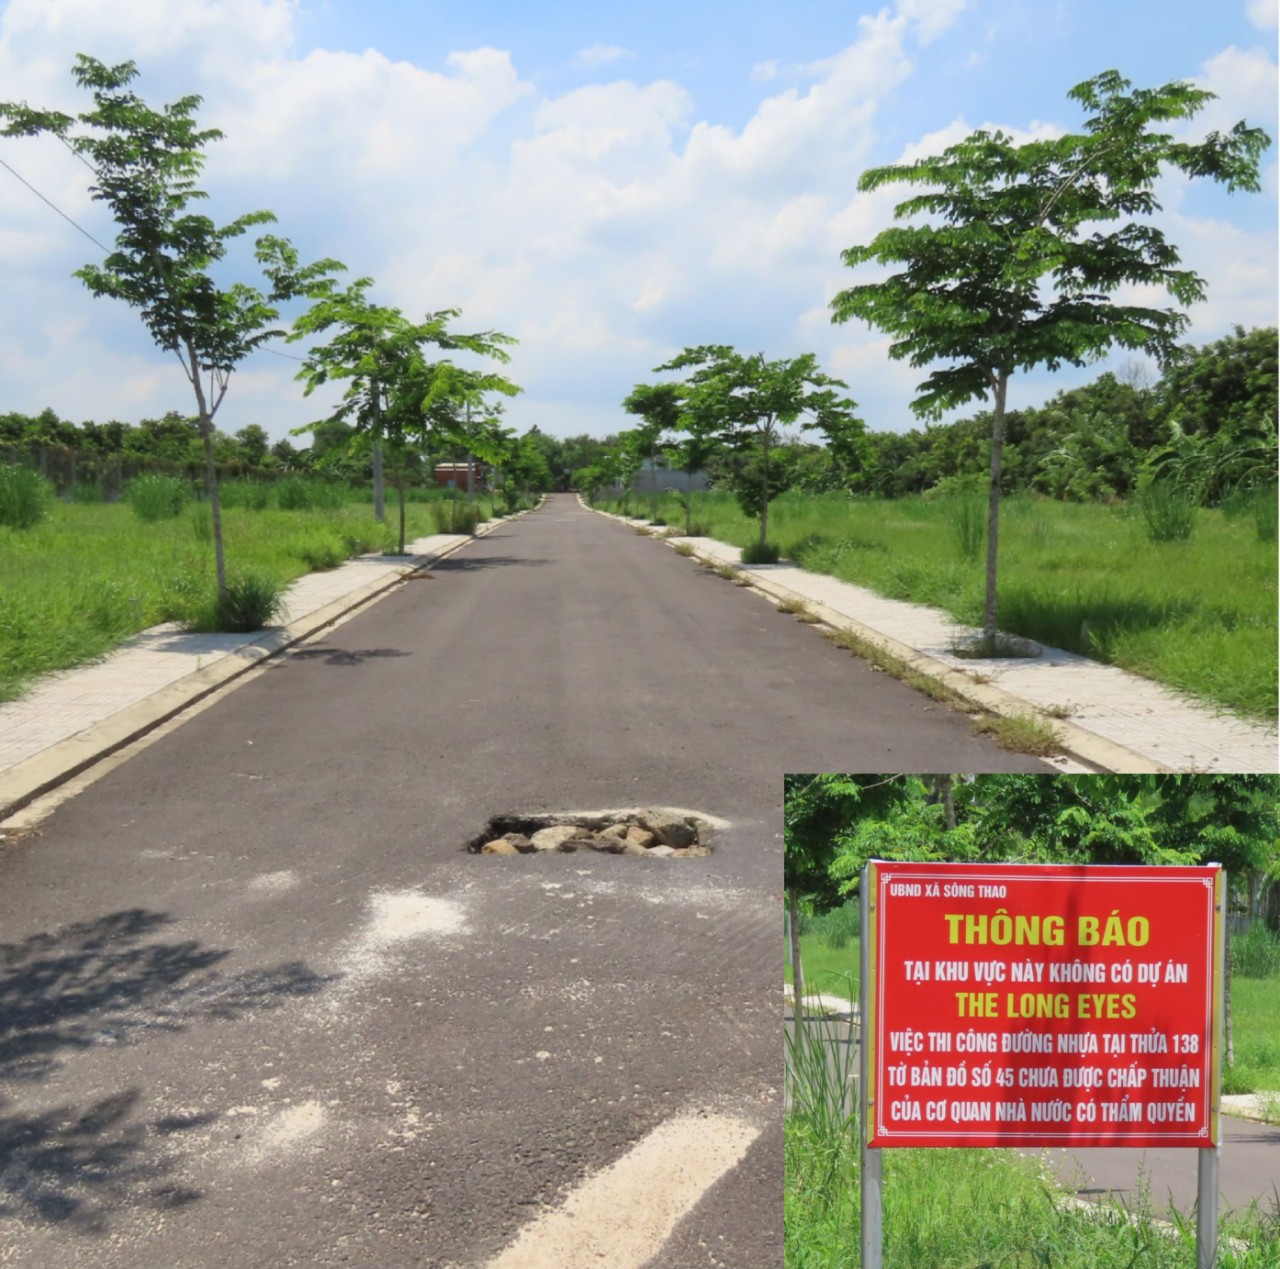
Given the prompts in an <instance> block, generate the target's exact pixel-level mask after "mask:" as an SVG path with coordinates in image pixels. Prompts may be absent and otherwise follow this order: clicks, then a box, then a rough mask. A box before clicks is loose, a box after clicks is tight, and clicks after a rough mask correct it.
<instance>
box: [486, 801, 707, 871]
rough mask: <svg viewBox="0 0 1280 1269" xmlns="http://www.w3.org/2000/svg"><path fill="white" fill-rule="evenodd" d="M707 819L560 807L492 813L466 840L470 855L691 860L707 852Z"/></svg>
mask: <svg viewBox="0 0 1280 1269" xmlns="http://www.w3.org/2000/svg"><path fill="white" fill-rule="evenodd" d="M710 837H711V824H710V823H709V821H708V820H706V819H703V818H701V817H699V816H696V815H690V814H688V813H686V812H682V811H676V810H672V809H670V808H666V807H662V808H658V807H650V808H646V809H636V810H622V811H595V812H566V813H564V814H560V815H495V816H494V817H493V818H492V819H491V820H489V822H488V823H487V824H486V825H485V826H484V829H483V831H481V832H480V833H478V834H477V835H476V836H475V837H473V838H472V839H471V840H470V841H469V842H468V843H467V846H466V848H467V850H468V851H469V852H470V853H471V854H473V855H536V854H540V853H551V852H555V853H558V854H574V853H577V852H584V851H599V852H603V853H605V854H610V855H635V856H639V855H644V856H647V857H649V858H652V859H696V858H699V857H701V856H704V855H709V854H711V842H710Z"/></svg>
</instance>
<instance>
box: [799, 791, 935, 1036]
mask: <svg viewBox="0 0 1280 1269" xmlns="http://www.w3.org/2000/svg"><path fill="white" fill-rule="evenodd" d="M923 791H924V785H923V782H922V781H921V780H920V779H919V778H918V777H916V776H906V775H847V774H836V773H825V774H817V775H812V774H788V775H784V776H783V885H784V886H785V888H786V892H787V912H788V915H789V918H790V920H789V928H790V938H791V974H792V982H793V987H794V991H795V1000H796V1012H795V1017H796V1019H797V1020H799V1018H800V1016H801V1013H802V1010H801V1008H800V1002H801V1001H802V1000H803V998H804V970H803V966H802V964H801V959H800V909H801V906H802V905H803V906H804V907H805V908H806V909H807V910H809V911H813V912H825V911H827V910H828V909H829V908H832V907H834V906H835V905H837V904H838V903H840V902H841V900H842V899H843V898H844V894H843V892H842V888H841V886H840V883H839V881H838V880H837V878H836V877H835V876H833V874H832V865H833V864H834V862H835V860H836V859H837V857H838V856H839V854H840V852H841V849H842V847H843V846H844V845H846V844H847V843H848V842H849V840H850V839H851V838H852V837H854V836H856V834H857V832H858V830H859V827H860V826H861V825H862V824H864V823H866V822H869V821H875V822H881V821H884V820H886V819H887V818H889V817H890V816H891V815H893V814H894V813H895V812H896V811H897V809H898V808H900V807H902V806H904V805H906V804H909V803H910V802H912V801H913V800H916V799H918V798H919V797H920V796H921V795H922V793H923Z"/></svg>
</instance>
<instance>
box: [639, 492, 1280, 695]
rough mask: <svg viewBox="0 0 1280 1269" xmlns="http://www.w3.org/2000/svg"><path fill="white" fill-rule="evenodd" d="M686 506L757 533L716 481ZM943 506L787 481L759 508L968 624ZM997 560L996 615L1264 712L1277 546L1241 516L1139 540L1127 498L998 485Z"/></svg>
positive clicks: (713, 530)
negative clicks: (1106, 501) (1059, 497)
mask: <svg viewBox="0 0 1280 1269" xmlns="http://www.w3.org/2000/svg"><path fill="white" fill-rule="evenodd" d="M677 511H678V500H676V499H674V498H673V499H672V500H671V502H670V505H669V506H668V505H667V504H664V508H663V513H664V514H666V515H668V518H673V517H674V516H675V514H676V513H677ZM698 519H699V521H700V527H701V528H703V529H705V530H706V535H707V536H710V537H714V538H717V539H719V540H720V541H722V542H728V543H732V544H734V545H737V546H747V545H749V544H750V543H751V542H753V541H756V540H757V539H758V537H759V526H758V524H757V523H756V522H755V521H754V520H749V519H747V518H746V517H745V516H744V515H743V514H742V513H741V511H740V510H739V509H738V506H737V504H736V502H735V501H734V499H733V498H732V496H731V495H729V494H724V493H707V494H702V495H699V498H698ZM953 520H954V517H953V514H952V509H950V508H949V505H948V503H947V500H945V499H932V500H930V499H928V498H902V499H898V500H896V501H891V502H886V501H884V500H882V499H872V498H848V497H845V496H843V495H839V494H800V493H788V494H783V495H782V496H780V497H779V498H777V499H775V500H774V501H773V502H772V503H771V504H770V508H769V526H770V537H771V538H772V539H773V541H774V542H776V544H777V545H778V546H780V547H781V549H782V553H783V555H784V556H786V557H787V558H788V559H790V560H792V561H794V562H795V563H797V564H799V565H801V566H802V567H804V568H807V569H810V570H812V571H814V572H818V573H826V574H829V575H830V576H833V577H836V578H839V579H840V580H842V581H847V582H853V583H856V584H857V585H860V586H866V587H868V588H870V589H871V590H874V591H877V592H878V593H880V594H882V595H886V596H888V597H890V598H893V599H905V600H909V601H911V602H914V603H921V604H928V605H930V606H933V607H937V608H941V609H943V610H944V611H946V612H948V613H950V614H951V615H952V616H953V617H955V618H956V619H957V620H959V621H962V622H965V623H968V624H980V618H981V612H982V598H983V572H982V563H981V561H980V560H978V559H976V558H966V554H965V552H964V550H962V549H961V544H958V543H957V539H956V533H955V528H954V522H953ZM1000 568H1001V585H1000V625H1001V628H1002V629H1004V630H1007V631H1009V632H1010V633H1012V634H1017V635H1022V636H1023V637H1025V638H1029V639H1035V640H1037V641H1039V642H1041V643H1046V644H1049V645H1051V646H1054V647H1059V648H1066V649H1067V650H1069V651H1072V652H1078V653H1081V654H1083V655H1085V656H1089V657H1093V658H1095V659H1097V660H1100V661H1105V662H1107V663H1109V664H1113V665H1118V666H1120V667H1122V668H1123V669H1127V670H1130V671H1133V672H1134V673H1137V674H1141V675H1144V676H1146V677H1148V678H1152V679H1156V680H1157V681H1159V682H1162V683H1166V684H1168V685H1169V686H1171V687H1175V688H1178V689H1180V690H1183V691H1185V692H1188V693H1190V694H1191V695H1193V696H1197V697H1200V698H1201V699H1203V700H1206V701H1209V702H1212V703H1215V704H1218V705H1222V706H1225V707H1226V708H1228V709H1231V710H1234V711H1236V712H1238V713H1241V714H1244V715H1246V716H1250V717H1255V718H1268V719H1270V718H1274V717H1275V716H1276V700H1277V661H1278V658H1277V544H1276V541H1275V539H1274V538H1271V539H1269V540H1264V539H1263V538H1262V537H1260V535H1259V534H1258V533H1257V532H1256V531H1255V528H1254V525H1253V524H1252V522H1250V521H1249V519H1248V518H1247V517H1242V516H1234V517H1233V516H1230V515H1228V514H1226V513H1225V512H1223V511H1219V510H1201V511H1200V512H1199V513H1198V514H1197V517H1196V521H1195V526H1194V530H1193V532H1192V533H1191V535H1190V537H1189V538H1187V539H1185V540H1175V541H1168V542H1156V543H1153V542H1151V541H1150V540H1149V538H1148V536H1147V528H1146V524H1145V521H1144V519H1143V516H1142V512H1141V509H1140V508H1139V507H1138V506H1137V505H1136V504H1135V505H1128V506H1103V505H1101V504H1096V503H1087V504H1086V503H1060V502H1054V501H1050V500H1047V499H1042V498H1034V497H1013V498H1009V499H1007V500H1006V502H1005V505H1004V511H1003V515H1002V519H1001V565H1000Z"/></svg>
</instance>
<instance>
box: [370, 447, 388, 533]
mask: <svg viewBox="0 0 1280 1269" xmlns="http://www.w3.org/2000/svg"><path fill="white" fill-rule="evenodd" d="M373 518H374V519H375V520H376V521H377V522H378V523H379V524H381V523H382V522H383V521H384V520H385V519H386V518H387V508H386V504H385V501H384V499H383V496H382V442H381V441H374V443H373Z"/></svg>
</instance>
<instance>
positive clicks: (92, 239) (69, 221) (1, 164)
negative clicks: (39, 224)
mask: <svg viewBox="0 0 1280 1269" xmlns="http://www.w3.org/2000/svg"><path fill="white" fill-rule="evenodd" d="M0 167H3V168H4V169H5V170H6V171H8V172H10V173H12V174H13V175H14V176H16V177H18V180H20V181H21V182H22V183H23V184H24V185H25V186H26V187H27V188H28V189H29V190H30V191H31V192H32V193H33V194H34V195H35V196H36V197H37V198H38V199H39V200H40V201H41V202H42V203H44V204H46V205H47V206H49V207H52V208H53V210H54V211H56V212H57V213H58V215H59V216H61V217H62V219H63V220H65V221H66V222H67V224H68V225H70V226H71V227H72V229H75V230H77V231H78V232H79V233H82V234H84V236H85V237H86V238H88V239H89V241H90V242H91V243H93V245H94V246H95V247H97V248H98V249H99V250H101V251H105V252H106V253H107V254H108V255H110V254H111V248H110V247H104V246H103V245H102V243H100V242H99V241H98V240H97V239H96V238H95V237H94V236H93V235H92V234H91V233H90V232H89V231H88V230H87V229H81V228H80V226H79V225H77V224H76V222H75V221H74V220H72V219H71V217H70V216H68V215H67V213H66V212H64V211H63V210H62V209H61V208H60V207H58V206H57V205H56V204H54V203H53V202H51V201H50V200H49V199H47V198H46V197H45V196H44V195H43V194H42V193H41V192H40V191H39V190H38V189H36V187H35V186H34V185H32V184H31V182H30V181H29V180H27V179H26V177H25V176H21V175H19V174H18V173H17V172H14V170H13V168H11V167H10V166H9V165H8V164H7V163H6V162H5V161H4V160H3V159H0Z"/></svg>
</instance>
